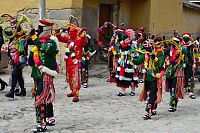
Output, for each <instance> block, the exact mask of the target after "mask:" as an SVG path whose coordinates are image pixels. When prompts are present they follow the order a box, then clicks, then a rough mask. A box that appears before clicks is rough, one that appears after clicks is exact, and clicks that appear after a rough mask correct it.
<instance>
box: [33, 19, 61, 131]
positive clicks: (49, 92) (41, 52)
mask: <svg viewBox="0 0 200 133" xmlns="http://www.w3.org/2000/svg"><path fill="white" fill-rule="evenodd" d="M39 22H40V25H39V27H38V29H39V30H37V31H38V32H39V33H38V36H37V35H36V32H35V29H32V30H31V32H30V36H31V40H32V41H33V42H32V43H33V44H34V47H33V48H32V50H31V54H30V55H31V56H30V60H29V64H31V65H32V66H33V67H32V77H33V78H34V82H35V84H36V92H34V91H33V93H35V103H34V104H35V108H36V122H37V123H38V125H37V127H36V129H33V131H35V132H45V131H46V130H47V129H46V125H49V126H51V125H54V124H55V119H54V113H53V104H52V102H53V101H54V99H55V88H54V83H53V79H54V77H55V76H56V75H57V74H58V71H59V68H58V65H57V62H56V54H57V52H58V50H59V42H58V39H57V37H55V36H52V35H51V30H52V26H53V25H54V23H51V22H48V21H45V20H39ZM38 37H39V38H38ZM31 60H32V61H31Z"/></svg>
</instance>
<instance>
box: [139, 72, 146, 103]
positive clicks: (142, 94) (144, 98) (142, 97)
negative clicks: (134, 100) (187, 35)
mask: <svg viewBox="0 0 200 133" xmlns="http://www.w3.org/2000/svg"><path fill="white" fill-rule="evenodd" d="M145 78H146V75H145V76H144V78H143V79H144V86H143V88H142V92H141V94H140V97H139V100H140V101H141V102H142V101H146V100H147V90H146V88H145Z"/></svg>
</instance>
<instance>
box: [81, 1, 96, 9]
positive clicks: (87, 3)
mask: <svg viewBox="0 0 200 133" xmlns="http://www.w3.org/2000/svg"><path fill="white" fill-rule="evenodd" d="M83 7H92V8H98V7H99V2H98V0H84V1H83Z"/></svg>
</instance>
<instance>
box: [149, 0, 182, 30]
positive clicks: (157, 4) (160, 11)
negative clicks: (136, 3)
mask: <svg viewBox="0 0 200 133" xmlns="http://www.w3.org/2000/svg"><path fill="white" fill-rule="evenodd" d="M182 8H183V5H182V0H151V7H150V31H151V32H171V31H172V30H173V29H177V30H178V31H182V29H183V12H182Z"/></svg>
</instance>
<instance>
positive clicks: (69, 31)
mask: <svg viewBox="0 0 200 133" xmlns="http://www.w3.org/2000/svg"><path fill="white" fill-rule="evenodd" d="M24 22H28V23H29V24H30V26H31V28H32V29H31V31H30V32H28V33H26V32H25V31H24V30H23V28H22V27H21V24H22V23H24ZM53 26H54V23H52V22H49V21H46V20H39V25H38V28H37V29H34V28H33V27H32V21H31V20H30V19H29V18H27V17H26V16H22V18H21V19H19V20H15V23H14V24H13V23H12V25H11V26H10V27H5V28H4V29H2V28H1V27H0V44H1V46H2V45H3V43H4V40H3V38H7V39H8V40H9V47H8V51H9V52H8V53H9V57H10V61H9V62H10V64H12V73H11V85H10V86H11V89H10V91H9V93H7V94H6V97H10V98H14V95H15V96H26V89H25V87H24V78H23V74H22V70H23V68H24V67H25V66H26V64H27V62H28V65H29V66H31V68H32V73H31V77H32V78H33V81H34V87H33V88H32V96H33V97H34V99H35V102H34V105H35V110H36V122H37V123H38V125H37V127H36V128H35V129H33V131H34V132H45V131H46V130H47V129H46V126H53V125H54V124H55V119H54V113H53V112H54V111H53V101H54V99H55V87H54V77H56V76H57V75H58V73H59V64H58V63H57V60H56V55H57V54H58V52H59V47H60V46H59V45H60V42H62V43H63V44H64V45H65V46H66V51H65V58H64V61H65V62H66V81H67V82H68V83H69V86H70V90H71V93H69V94H67V97H73V99H72V102H78V101H79V91H80V89H81V84H83V86H84V87H85V88H87V87H88V65H89V60H90V58H91V56H92V55H93V54H94V53H95V52H93V53H92V52H91V37H90V36H89V35H88V34H87V29H86V28H80V27H79V24H78V19H77V18H75V17H73V16H70V18H69V23H68V24H66V25H64V26H62V27H61V28H59V29H56V30H55V29H53ZM108 28H110V29H109V30H111V31H112V34H111V35H109V34H108V35H107V34H106V32H105V31H106V30H108ZM97 31H98V32H99V34H103V37H104V38H105V39H106V40H108V41H109V42H110V43H109V45H107V46H108V54H107V55H108V67H109V71H110V78H109V79H108V81H109V82H115V83H116V86H117V87H120V88H121V92H119V93H118V94H117V95H118V96H126V89H127V88H129V87H130V88H131V93H130V95H131V96H134V95H135V88H137V87H138V83H139V82H140V80H141V79H143V80H142V81H143V82H144V84H143V89H142V92H141V94H140V97H139V99H140V101H147V102H146V109H145V110H146V112H147V113H146V114H145V115H144V119H146V120H147V119H151V116H152V115H156V108H157V105H158V103H160V102H161V100H162V83H163V77H164V76H165V77H166V79H165V90H166V91H168V92H170V108H169V111H170V112H174V111H176V109H177V103H178V99H179V98H181V99H183V97H184V91H187V92H188V94H189V97H190V98H192V99H195V96H194V94H193V88H194V71H195V68H196V65H198V58H199V54H198V42H197V41H195V40H194V39H193V38H192V36H191V34H190V33H188V32H186V33H183V34H182V36H179V35H178V34H174V35H173V36H172V37H171V38H170V39H169V40H165V39H164V37H161V36H159V35H150V34H147V33H145V32H144V28H141V29H140V30H139V31H134V30H133V29H126V28H123V27H122V28H118V27H117V26H115V25H113V24H111V23H109V22H105V24H104V25H103V26H102V27H100V28H98V29H97ZM3 35H4V37H3ZM28 45H30V46H32V48H31V50H30V52H29V54H28ZM0 82H1V90H4V89H5V86H7V83H6V82H4V81H3V80H2V79H0ZM17 84H19V86H20V88H21V90H20V91H19V90H17V91H16V85H17Z"/></svg>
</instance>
